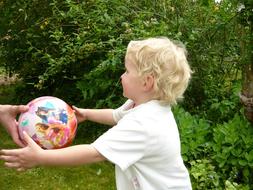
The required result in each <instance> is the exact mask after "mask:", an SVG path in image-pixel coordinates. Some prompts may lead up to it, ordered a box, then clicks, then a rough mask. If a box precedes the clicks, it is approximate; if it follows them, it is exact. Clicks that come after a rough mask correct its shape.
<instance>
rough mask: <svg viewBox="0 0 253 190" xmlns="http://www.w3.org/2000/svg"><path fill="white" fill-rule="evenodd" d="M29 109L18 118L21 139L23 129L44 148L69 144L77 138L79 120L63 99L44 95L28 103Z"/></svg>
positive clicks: (56, 147) (54, 147) (61, 146)
mask: <svg viewBox="0 0 253 190" xmlns="http://www.w3.org/2000/svg"><path fill="white" fill-rule="evenodd" d="M28 106H29V110H28V111H27V112H25V113H22V114H21V115H20V117H19V120H18V123H19V125H18V129H19V134H20V137H21V139H23V131H26V132H27V134H28V135H29V136H30V137H31V138H32V139H33V140H34V141H35V142H36V143H37V144H38V145H39V146H41V147H42V148H44V149H58V148H63V147H67V146H69V145H70V144H71V143H72V141H73V140H74V138H75V134H76V128H77V120H76V116H75V113H74V110H73V109H72V108H71V107H70V106H69V105H68V104H67V103H65V102H64V101H63V100H61V99H59V98H56V97H52V96H43V97H39V98H36V99H34V100H32V101H31V102H29V103H28Z"/></svg>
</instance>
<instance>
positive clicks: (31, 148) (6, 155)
mask: <svg viewBox="0 0 253 190" xmlns="http://www.w3.org/2000/svg"><path fill="white" fill-rule="evenodd" d="M24 140H25V142H26V143H27V146H26V147H24V148H19V149H12V150H1V151H0V159H1V160H4V161H5V166H7V167H9V168H14V169H16V170H17V171H24V170H26V169H29V168H32V167H35V166H37V165H39V160H40V155H41V153H42V152H43V151H44V150H43V149H42V148H41V147H40V146H38V145H37V144H36V143H35V142H34V141H33V139H32V138H31V137H29V136H28V135H27V133H26V132H24Z"/></svg>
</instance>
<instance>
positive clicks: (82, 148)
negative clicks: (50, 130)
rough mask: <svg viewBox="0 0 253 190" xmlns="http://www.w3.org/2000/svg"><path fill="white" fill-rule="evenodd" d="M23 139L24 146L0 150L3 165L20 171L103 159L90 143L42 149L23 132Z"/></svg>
mask: <svg viewBox="0 0 253 190" xmlns="http://www.w3.org/2000/svg"><path fill="white" fill-rule="evenodd" d="M24 139H25V141H26V143H27V146H26V147H25V148H20V149H12V150H1V151H0V159H1V160H4V161H5V166H7V167H9V168H15V169H17V170H18V171H22V170H25V169H29V168H32V167H35V166H77V165H82V164H87V163H94V162H99V161H103V160H105V157H103V156H102V155H101V154H100V153H99V152H98V151H97V150H96V149H95V148H94V147H93V146H92V145H76V146H71V147H67V148H62V149H55V150H43V149H41V148H40V147H39V146H38V145H37V144H36V143H35V142H34V141H33V140H32V139H31V138H30V137H29V136H28V135H27V134H26V133H25V132H24Z"/></svg>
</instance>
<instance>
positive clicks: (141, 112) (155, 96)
mask: <svg viewBox="0 0 253 190" xmlns="http://www.w3.org/2000/svg"><path fill="white" fill-rule="evenodd" d="M125 69H126V71H125V73H124V74H123V75H122V76H121V81H122V86H123V96H124V97H126V98H128V100H127V101H126V102H125V104H123V105H122V106H121V107H120V108H118V109H115V110H113V109H79V108H76V107H74V109H75V111H76V116H77V119H78V122H82V121H85V120H90V121H94V122H98V123H103V124H108V125H112V126H114V127H112V128H111V129H109V130H108V131H107V132H106V133H104V134H103V135H102V136H100V137H99V138H98V139H97V140H96V141H95V142H93V143H92V144H90V145H77V146H72V147H67V148H63V149H58V150H42V149H41V148H40V147H39V146H38V145H37V144H35V143H34V142H33V141H32V140H31V138H29V137H28V135H27V134H25V140H26V142H27V144H28V145H27V147H25V148H23V149H16V150H2V151H1V154H2V155H1V159H2V160H5V165H6V166H8V167H10V168H16V169H17V170H25V169H27V168H31V167H34V166H38V165H44V166H50V165H54V166H56V165H64V166H65V165H68V166H71V165H81V164H85V163H92V162H98V161H103V160H109V161H110V162H112V163H114V164H115V168H116V169H115V171H116V184H117V189H118V190H165V189H173V190H175V189H182V190H188V189H191V182H190V178H189V174H188V171H187V169H186V167H185V166H184V163H183V160H182V157H181V153H180V139H179V133H178V129H177V124H176V122H175V119H174V116H173V113H172V112H171V108H170V106H171V105H174V104H176V102H177V100H178V99H180V98H182V95H183V93H184V91H185V89H186V87H187V85H188V82H189V79H190V76H191V69H190V67H189V65H188V63H187V60H186V52H185V49H184V47H182V46H181V45H177V44H175V43H173V42H172V41H170V40H169V39H167V38H150V39H147V40H141V41H131V42H130V43H129V45H128V47H127V52H126V56H125Z"/></svg>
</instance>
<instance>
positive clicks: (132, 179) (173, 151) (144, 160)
mask: <svg viewBox="0 0 253 190" xmlns="http://www.w3.org/2000/svg"><path fill="white" fill-rule="evenodd" d="M132 105H133V102H132V101H131V100H128V101H127V102H126V103H125V104H124V105H123V106H121V107H120V108H118V109H116V110H114V111H113V117H114V119H115V121H116V123H117V125H115V126H114V127H112V128H111V129H109V130H108V131H107V132H105V133H104V134H103V135H102V136H100V137H99V138H98V139H97V140H96V141H95V142H94V143H92V145H93V146H94V147H95V148H96V149H97V150H98V151H99V152H100V153H101V154H102V155H103V156H104V157H105V158H107V159H108V160H109V161H111V162H112V163H114V164H115V172H116V173H115V175H116V184H117V189H118V190H165V189H166V190H168V189H173V190H190V189H191V182H190V178H189V174H188V171H187V169H186V167H185V166H184V163H183V160H182V157H181V152H180V139H179V133H178V128H177V124H176V122H175V119H174V116H173V113H172V112H171V109H170V107H169V106H163V105H161V104H160V103H159V102H158V101H156V100H153V101H150V102H147V103H145V104H141V105H139V106H137V107H134V108H131V107H132Z"/></svg>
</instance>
